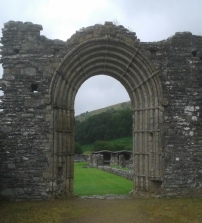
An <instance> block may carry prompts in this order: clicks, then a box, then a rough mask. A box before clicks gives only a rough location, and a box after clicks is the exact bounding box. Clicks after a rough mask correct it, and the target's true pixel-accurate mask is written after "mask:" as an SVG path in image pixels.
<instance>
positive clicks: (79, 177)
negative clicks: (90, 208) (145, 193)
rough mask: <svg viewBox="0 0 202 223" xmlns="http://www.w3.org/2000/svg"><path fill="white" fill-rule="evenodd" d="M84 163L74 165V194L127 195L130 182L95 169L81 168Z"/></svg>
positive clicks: (130, 188) (129, 189) (130, 186)
mask: <svg viewBox="0 0 202 223" xmlns="http://www.w3.org/2000/svg"><path fill="white" fill-rule="evenodd" d="M85 164H86V163H83V162H81V163H75V165H74V193H75V194H78V195H80V196H81V195H104V194H128V193H129V192H130V191H131V190H132V181H130V180H127V179H124V178H122V177H119V176H115V175H113V174H110V173H106V172H104V171H101V170H98V169H96V168H83V167H84V166H85Z"/></svg>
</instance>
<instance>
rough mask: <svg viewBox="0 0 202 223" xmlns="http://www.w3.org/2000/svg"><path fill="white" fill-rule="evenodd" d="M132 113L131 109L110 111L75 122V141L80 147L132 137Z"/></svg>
mask: <svg viewBox="0 0 202 223" xmlns="http://www.w3.org/2000/svg"><path fill="white" fill-rule="evenodd" d="M131 129H132V111H131V110H130V109H122V110H112V109H111V110H108V111H106V112H102V113H100V114H96V115H93V116H90V117H89V118H88V119H86V120H84V121H78V120H77V121H75V141H76V142H77V143H79V144H80V145H84V144H89V143H93V142H95V141H102V140H110V139H115V138H120V137H128V136H131Z"/></svg>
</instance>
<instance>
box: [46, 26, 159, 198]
mask: <svg viewBox="0 0 202 223" xmlns="http://www.w3.org/2000/svg"><path fill="white" fill-rule="evenodd" d="M110 25H111V24H109V25H105V26H100V27H101V28H99V29H96V27H94V29H92V30H90V31H89V32H88V30H87V32H85V33H84V34H82V33H81V34H80V33H79V34H75V36H73V37H72V38H71V39H70V40H69V42H67V43H70V46H71V50H70V51H69V52H68V53H67V55H66V56H65V57H64V59H63V60H62V62H61V63H60V65H59V66H58V68H57V70H56V71H55V73H54V75H53V78H52V82H51V86H50V99H51V101H50V103H51V105H52V117H53V171H52V173H53V174H52V190H53V191H54V193H55V194H72V193H73V153H74V151H73V149H74V148H73V143H74V100H75V96H76V93H77V91H78V90H79V88H80V86H81V85H82V83H83V82H84V81H85V80H87V79H88V78H90V77H92V76H94V75H98V74H105V75H109V76H111V77H113V78H115V79H116V80H118V81H120V83H121V84H122V85H123V86H124V87H125V89H126V91H127V92H128V94H129V96H130V99H131V104H132V109H133V155H134V192H139V191H152V190H153V189H154V188H155V187H156V186H157V187H159V186H160V185H161V182H162V177H163V173H162V147H161V131H160V130H161V128H160V123H161V117H162V111H163V109H162V106H161V101H162V90H161V84H160V81H159V76H158V75H159V71H157V70H156V69H155V68H154V66H153V65H152V64H151V62H150V61H149V60H148V59H147V58H146V57H145V56H144V55H143V54H142V52H141V50H140V44H139V41H138V40H137V39H136V36H135V35H131V33H128V32H127V31H126V30H124V32H121V33H120V30H119V32H118V34H117V33H115V32H114V30H113V29H110ZM117 29H118V28H117ZM119 29H120V28H119ZM121 29H122V28H121ZM98 31H99V32H98Z"/></svg>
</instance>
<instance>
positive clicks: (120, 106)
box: [75, 101, 131, 121]
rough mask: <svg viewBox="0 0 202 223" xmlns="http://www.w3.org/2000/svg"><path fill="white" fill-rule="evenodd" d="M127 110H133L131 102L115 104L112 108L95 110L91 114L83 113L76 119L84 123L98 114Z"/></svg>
mask: <svg viewBox="0 0 202 223" xmlns="http://www.w3.org/2000/svg"><path fill="white" fill-rule="evenodd" d="M127 108H130V109H131V102H130V101H127V102H122V103H119V104H115V105H111V106H108V107H105V108H100V109H97V110H93V111H90V112H88V111H87V112H84V113H81V114H80V115H77V116H75V119H76V120H77V121H84V120H86V119H87V118H89V117H90V116H93V115H97V114H100V113H102V112H106V111H108V110H121V109H127Z"/></svg>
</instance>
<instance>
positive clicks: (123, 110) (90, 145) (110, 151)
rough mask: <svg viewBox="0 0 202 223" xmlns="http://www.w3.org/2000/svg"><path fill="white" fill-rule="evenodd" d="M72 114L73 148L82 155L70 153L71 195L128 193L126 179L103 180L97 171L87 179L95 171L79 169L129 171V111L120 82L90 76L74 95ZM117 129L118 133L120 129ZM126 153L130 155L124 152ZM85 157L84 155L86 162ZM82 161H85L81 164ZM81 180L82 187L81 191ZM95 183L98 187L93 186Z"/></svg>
mask: <svg viewBox="0 0 202 223" xmlns="http://www.w3.org/2000/svg"><path fill="white" fill-rule="evenodd" d="M79 106H80V107H79ZM81 107H82V108H81ZM81 109H83V110H81ZM78 111H80V112H78ZM81 111H82V112H81ZM75 114H76V116H75V131H74V133H75V136H74V139H75V145H76V146H77V147H78V146H80V148H81V150H82V148H83V152H84V154H83V155H78V154H77V153H76V152H75V151H74V153H75V163H74V166H75V171H74V193H75V194H77V195H89V193H94V194H91V195H95V194H96V195H106V194H116V193H118V194H128V193H129V192H130V191H131V190H132V182H130V181H129V180H124V179H117V178H116V177H114V178H112V177H109V178H106V177H105V176H103V174H104V173H102V174H101V172H100V171H98V174H100V178H99V179H97V180H96V179H91V178H92V177H93V176H94V174H93V173H92V171H95V169H94V170H92V169H91V168H90V169H89V168H82V167H86V165H87V166H88V167H98V166H100V168H103V169H105V168H107V169H109V167H116V168H118V167H119V168H120V167H124V168H126V167H128V166H129V167H130V168H131V166H132V165H131V162H132V156H131V154H132V112H131V107H130V98H129V96H128V93H127V92H126V90H125V89H124V87H123V86H122V85H121V83H120V82H118V81H117V80H115V79H114V78H112V77H109V76H106V75H96V76H93V77H91V78H89V79H88V80H86V81H85V82H84V83H83V84H82V85H81V87H80V89H79V91H78V93H77V95H76V99H75ZM77 114H80V115H79V116H78V115H77ZM94 115H95V116H94ZM89 117H90V118H89ZM121 117H122V118H123V120H122V119H121ZM121 126H122V130H120V128H121ZM86 145H87V146H86ZM121 150H122V153H121V152H120V151H121ZM126 150H129V151H130V152H129V151H128V153H126ZM118 151H119V153H118ZM79 152H80V151H79ZM86 154H88V161H87V158H86V156H87V155H86ZM79 158H80V159H79ZM79 160H80V161H81V162H80V163H79ZM84 160H85V161H87V162H86V163H83V164H82V161H84ZM129 164H130V165H129ZM81 165H83V166H82V167H81ZM78 169H79V170H80V171H78ZM129 170H130V171H131V169H129ZM129 170H128V171H129ZM119 172H120V171H119ZM81 173H82V174H81ZM128 175H129V174H128ZM102 177H103V178H104V179H103V180H101V178H102ZM116 179H117V180H116ZM81 180H82V183H83V188H81V185H82V183H81V182H80V181H81ZM106 180H107V182H106ZM96 184H98V185H97V186H95V185H96ZM102 184H103V186H102V189H100V187H101V185H102ZM123 185H124V186H123ZM90 188H91V189H90Z"/></svg>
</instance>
